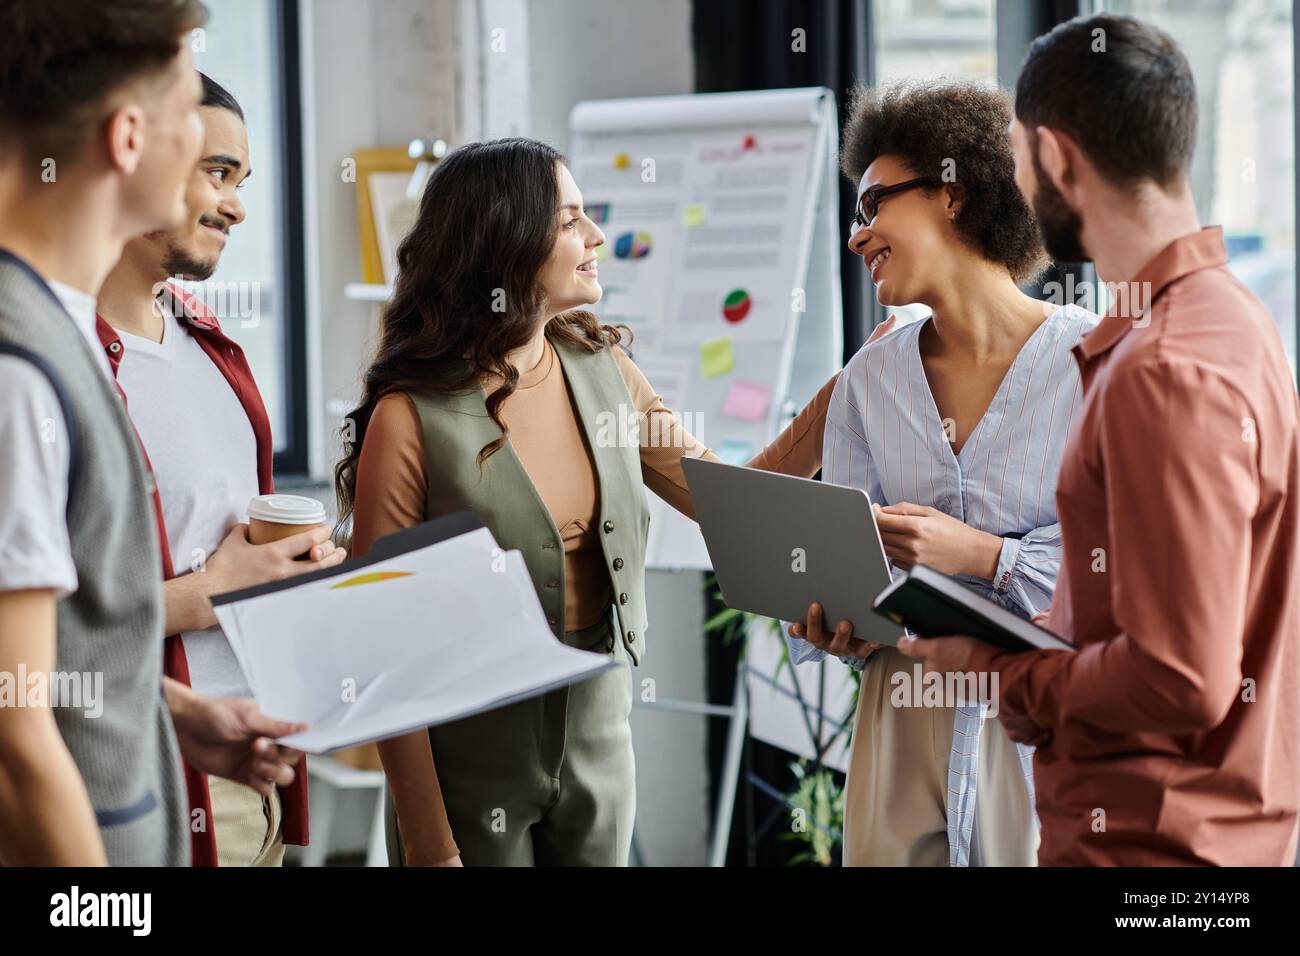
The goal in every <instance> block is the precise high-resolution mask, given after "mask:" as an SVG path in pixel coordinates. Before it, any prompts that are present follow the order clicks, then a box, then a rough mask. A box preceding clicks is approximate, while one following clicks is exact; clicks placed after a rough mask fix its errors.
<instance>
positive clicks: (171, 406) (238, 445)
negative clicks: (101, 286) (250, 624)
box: [117, 316, 259, 697]
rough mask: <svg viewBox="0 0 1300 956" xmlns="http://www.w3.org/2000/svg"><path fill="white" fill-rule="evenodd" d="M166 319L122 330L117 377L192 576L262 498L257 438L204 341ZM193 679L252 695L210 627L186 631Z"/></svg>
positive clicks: (177, 555)
mask: <svg viewBox="0 0 1300 956" xmlns="http://www.w3.org/2000/svg"><path fill="white" fill-rule="evenodd" d="M180 322H181V320H179V319H176V318H174V317H170V316H169V317H168V318H167V322H166V326H165V327H164V330H163V340H162V342H154V341H152V340H150V339H146V338H141V337H139V336H136V335H130V334H129V333H126V332H121V331H119V333H118V334H119V336H120V337H121V339H122V345H123V348H124V350H125V351H124V354H123V356H122V361H121V362H120V363H119V365H118V369H117V381H118V384H119V385H120V386H121V387H122V390H123V391H124V392H126V398H127V410H128V411H129V412H130V414H131V419H132V420H133V421H134V422H135V427H136V430H137V431H139V433H140V438H141V440H142V441H143V442H144V447H145V450H146V451H147V452H148V453H149V460H150V463H151V464H152V465H153V471H154V478H155V479H156V480H157V482H158V492H159V494H160V495H161V496H162V506H163V520H164V521H165V522H166V524H167V546H168V548H169V549H170V551H171V556H172V569H173V570H174V571H175V573H176V574H177V575H181V574H189V573H194V569H195V568H199V567H202V566H203V564H204V563H205V562H206V561H207V559H208V558H209V557H211V556H212V553H213V552H214V551H216V549H217V547H218V546H219V545H220V544H221V541H222V539H224V538H225V536H226V533H227V532H228V531H229V530H230V528H231V526H232V525H235V524H238V523H239V522H241V521H244V520H246V519H247V516H248V502H249V499H251V498H253V497H254V496H256V495H257V494H258V491H259V488H258V484H257V438H256V436H255V435H254V434H253V426H252V424H251V423H250V422H249V420H248V413H247V412H245V411H244V406H243V405H241V404H240V402H239V398H238V396H237V395H236V394H235V392H234V390H233V389H232V388H231V387H230V383H229V382H228V381H226V377H225V376H224V375H222V374H221V370H220V369H219V368H217V366H216V365H215V364H214V363H213V361H212V359H211V358H210V357H209V356H208V353H207V352H205V351H203V348H202V346H200V345H199V343H198V341H197V340H196V339H195V338H194V337H193V336H192V335H190V334H189V333H188V332H187V331H186V330H185V329H184V328H182V326H181V324H180ZM182 639H183V640H184V642H185V656H186V658H187V660H188V663H189V670H190V682H191V684H192V685H193V686H194V689H195V690H196V691H198V692H199V693H200V694H204V695H208V696H213V697H250V696H252V691H251V689H250V688H249V686H248V680H247V678H245V677H244V673H243V671H242V670H241V669H240V667H239V662H238V660H237V659H236V658H235V655H234V652H233V651H232V650H231V649H230V643H229V642H228V641H227V640H226V637H225V635H224V634H222V632H221V628H220V627H218V626H213V627H210V628H207V629H205V630H201V631H187V632H185V633H184V634H183V635H182Z"/></svg>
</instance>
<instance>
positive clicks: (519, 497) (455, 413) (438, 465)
mask: <svg viewBox="0 0 1300 956" xmlns="http://www.w3.org/2000/svg"><path fill="white" fill-rule="evenodd" d="M551 344H552V345H554V347H555V351H556V354H557V355H558V356H559V358H560V365H561V367H562V368H563V369H564V377H565V381H566V383H567V384H568V387H569V393H570V394H571V395H572V396H573V402H574V405H575V406H576V407H577V410H578V419H579V424H580V425H581V426H582V429H583V431H584V433H585V434H586V437H587V446H588V447H589V448H590V449H591V453H592V457H593V458H594V459H595V463H596V474H597V480H598V483H599V489H600V525H599V528H600V544H601V548H602V549H603V550H604V553H605V569H606V571H607V572H608V573H609V580H610V586H611V589H612V591H613V593H614V604H615V607H616V609H617V611H618V622H619V633H620V636H621V638H622V641H623V645H624V647H626V648H627V652H628V656H629V657H631V659H632V661H633V663H640V661H641V656H642V655H643V654H644V653H645V632H646V609H645V554H646V534H647V531H648V529H649V525H650V510H649V508H648V507H647V504H646V498H645V486H644V485H643V483H642V481H641V455H640V447H639V445H638V441H637V437H638V435H637V430H636V428H635V425H633V426H631V427H629V426H628V425H627V422H628V421H629V420H631V421H632V422H635V418H634V416H635V415H636V409H635V406H634V405H633V404H632V396H631V395H630V394H629V393H628V390H627V384H626V383H625V382H624V381H623V376H622V374H621V373H620V372H619V368H618V362H617V360H616V359H615V358H614V354H613V352H612V351H611V350H610V349H608V348H604V349H601V350H600V351H599V352H586V351H583V350H581V349H577V348H573V347H570V346H566V345H564V344H563V343H561V342H558V341H555V340H552V343H551ZM411 400H412V401H413V402H414V404H415V409H416V412H417V413H418V414H419V417H420V427H421V429H422V431H423V434H424V457H425V474H426V475H427V478H428V497H427V499H426V501H425V506H424V516H425V519H426V520H430V519H433V518H439V517H441V516H443V515H446V514H450V513H452V512H455V511H472V512H474V513H475V514H476V515H478V517H479V519H480V520H481V521H482V522H483V524H485V525H486V526H487V528H488V530H490V531H491V532H492V535H493V537H495V538H496V540H497V543H498V544H499V545H500V546H501V547H502V548H503V549H505V550H507V551H516V550H517V551H520V552H522V553H523V556H524V561H525V563H526V564H527V565H528V573H529V575H531V577H532V579H533V587H534V588H536V589H537V596H538V598H540V599H541V602H542V609H543V610H544V611H545V612H546V619H547V622H548V623H549V624H550V625H551V630H552V631H553V632H554V634H555V636H556V637H557V638H559V639H560V640H563V639H564V596H565V581H564V574H565V567H564V545H563V542H562V541H561V539H560V532H559V529H557V528H556V526H555V522H554V521H553V520H552V518H551V513H550V512H549V511H548V510H547V508H546V504H545V503H544V502H543V501H542V498H541V495H539V494H538V492H537V488H536V486H534V485H533V482H532V479H530V478H529V477H528V472H526V471H525V470H524V466H523V463H522V462H521V461H520V460H519V456H518V455H517V454H516V453H515V450H514V447H513V446H512V445H511V444H510V442H509V441H508V440H507V441H506V443H505V445H504V446H502V447H501V448H500V449H499V450H498V451H497V452H496V453H495V454H493V455H492V456H490V457H489V458H488V459H487V460H486V461H485V462H484V463H483V468H482V472H481V473H480V470H479V466H478V460H477V459H478V453H479V449H481V448H482V447H483V446H484V445H486V444H488V443H489V442H491V441H494V440H495V439H496V438H498V437H500V435H501V429H500V428H498V427H497V424H496V422H494V421H493V420H492V416H491V415H489V414H488V410H487V396H486V394H485V393H484V392H483V390H482V389H481V388H474V389H472V390H466V391H461V392H453V393H439V392H412V393H411Z"/></svg>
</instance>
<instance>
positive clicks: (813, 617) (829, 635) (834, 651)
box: [790, 602, 884, 660]
mask: <svg viewBox="0 0 1300 956" xmlns="http://www.w3.org/2000/svg"><path fill="white" fill-rule="evenodd" d="M822 617H823V613H822V606H821V605H820V604H818V603H816V602H814V603H813V604H811V605H810V606H809V607H808V619H807V621H806V622H803V623H801V622H799V621H795V622H794V623H793V624H791V625H790V636H791V637H797V638H799V639H800V640H804V641H807V642H808V643H809V644H811V645H812V646H813V647H815V648H817V649H818V650H821V651H825V652H826V653H827V654H830V655H831V656H832V657H856V658H858V659H859V660H865V659H866V658H867V657H869V656H871V654H872V652H874V651H875V650H877V649H878V648H880V647H883V646H884V645H882V644H878V643H876V642H875V641H864V640H860V639H859V638H857V637H854V636H853V625H852V623H850V622H849V621H840V622H839V623H838V624H837V625H835V630H834V631H833V632H830V631H827V630H825V629H824V628H823V626H822Z"/></svg>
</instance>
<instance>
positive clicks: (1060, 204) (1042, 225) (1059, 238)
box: [1033, 150, 1092, 262]
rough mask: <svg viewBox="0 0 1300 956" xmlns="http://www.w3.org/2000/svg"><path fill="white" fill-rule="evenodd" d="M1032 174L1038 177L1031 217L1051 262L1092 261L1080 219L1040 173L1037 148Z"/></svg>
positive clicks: (1057, 190)
mask: <svg viewBox="0 0 1300 956" xmlns="http://www.w3.org/2000/svg"><path fill="white" fill-rule="evenodd" d="M1034 175H1035V177H1036V178H1037V180H1038V182H1037V188H1036V189H1035V190H1034V202H1033V207H1034V216H1035V217H1037V219H1038V231H1039V232H1040V233H1042V236H1043V247H1044V248H1045V249H1047V254H1048V255H1049V256H1051V257H1052V260H1053V261H1054V262H1091V261H1092V256H1090V255H1088V253H1087V252H1086V251H1085V250H1084V248H1083V239H1082V237H1081V235H1082V233H1083V220H1082V219H1080V218H1079V214H1078V213H1077V212H1075V211H1074V210H1073V209H1071V208H1070V204H1069V203H1067V202H1066V201H1065V197H1064V196H1062V195H1061V191H1060V190H1059V189H1057V188H1056V187H1055V186H1054V185H1052V181H1051V180H1050V179H1049V178H1048V177H1047V174H1046V173H1045V172H1043V167H1042V164H1040V163H1039V161H1038V152H1037V150H1035V151H1034Z"/></svg>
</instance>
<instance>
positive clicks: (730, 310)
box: [722, 289, 754, 324]
mask: <svg viewBox="0 0 1300 956" xmlns="http://www.w3.org/2000/svg"><path fill="white" fill-rule="evenodd" d="M753 307H754V300H753V299H751V298H750V297H749V293H748V292H746V291H745V290H744V289H732V290H731V291H730V292H728V293H727V297H726V298H725V299H723V300H722V317H723V318H724V319H726V320H727V321H728V322H731V323H733V324H734V323H736V322H744V321H745V318H746V317H747V316H748V315H749V312H750V310H751V309H752V308H753Z"/></svg>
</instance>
